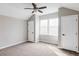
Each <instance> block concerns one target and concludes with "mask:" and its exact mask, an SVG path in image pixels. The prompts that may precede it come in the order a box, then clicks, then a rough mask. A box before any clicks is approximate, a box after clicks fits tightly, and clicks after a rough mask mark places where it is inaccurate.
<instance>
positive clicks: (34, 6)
mask: <svg viewBox="0 0 79 59" xmlns="http://www.w3.org/2000/svg"><path fill="white" fill-rule="evenodd" d="M32 6H33V8H24V9H31V10H33V11H32V13H34V12H36V11H38V12H40V13H43V11H41V10H40V9H45V8H47V7H46V6H43V7H37V5H36V4H35V3H32Z"/></svg>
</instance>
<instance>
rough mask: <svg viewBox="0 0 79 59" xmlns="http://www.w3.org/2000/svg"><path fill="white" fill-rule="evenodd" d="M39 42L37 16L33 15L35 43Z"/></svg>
mask: <svg viewBox="0 0 79 59" xmlns="http://www.w3.org/2000/svg"><path fill="white" fill-rule="evenodd" d="M38 41H39V16H38V15H35V42H38Z"/></svg>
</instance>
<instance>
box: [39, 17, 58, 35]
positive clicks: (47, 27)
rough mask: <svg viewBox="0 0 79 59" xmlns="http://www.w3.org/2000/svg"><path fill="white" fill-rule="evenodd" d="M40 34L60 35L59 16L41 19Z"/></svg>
mask: <svg viewBox="0 0 79 59" xmlns="http://www.w3.org/2000/svg"><path fill="white" fill-rule="evenodd" d="M40 35H53V36H58V18H52V19H44V20H40Z"/></svg>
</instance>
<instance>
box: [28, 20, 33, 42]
mask: <svg viewBox="0 0 79 59" xmlns="http://www.w3.org/2000/svg"><path fill="white" fill-rule="evenodd" d="M28 41H31V42H34V21H28Z"/></svg>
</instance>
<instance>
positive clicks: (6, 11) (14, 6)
mask: <svg viewBox="0 0 79 59" xmlns="http://www.w3.org/2000/svg"><path fill="white" fill-rule="evenodd" d="M36 4H37V6H38V7H40V6H47V9H43V10H42V11H43V14H48V13H53V12H57V11H58V8H59V7H67V8H70V9H73V10H77V11H79V4H78V3H36ZM28 7H29V8H32V7H33V6H32V4H31V3H0V15H6V16H11V17H16V18H19V19H26V20H27V19H28V18H29V17H30V16H31V15H32V13H31V12H32V11H31V10H24V8H28ZM43 14H40V13H39V15H43Z"/></svg>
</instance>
